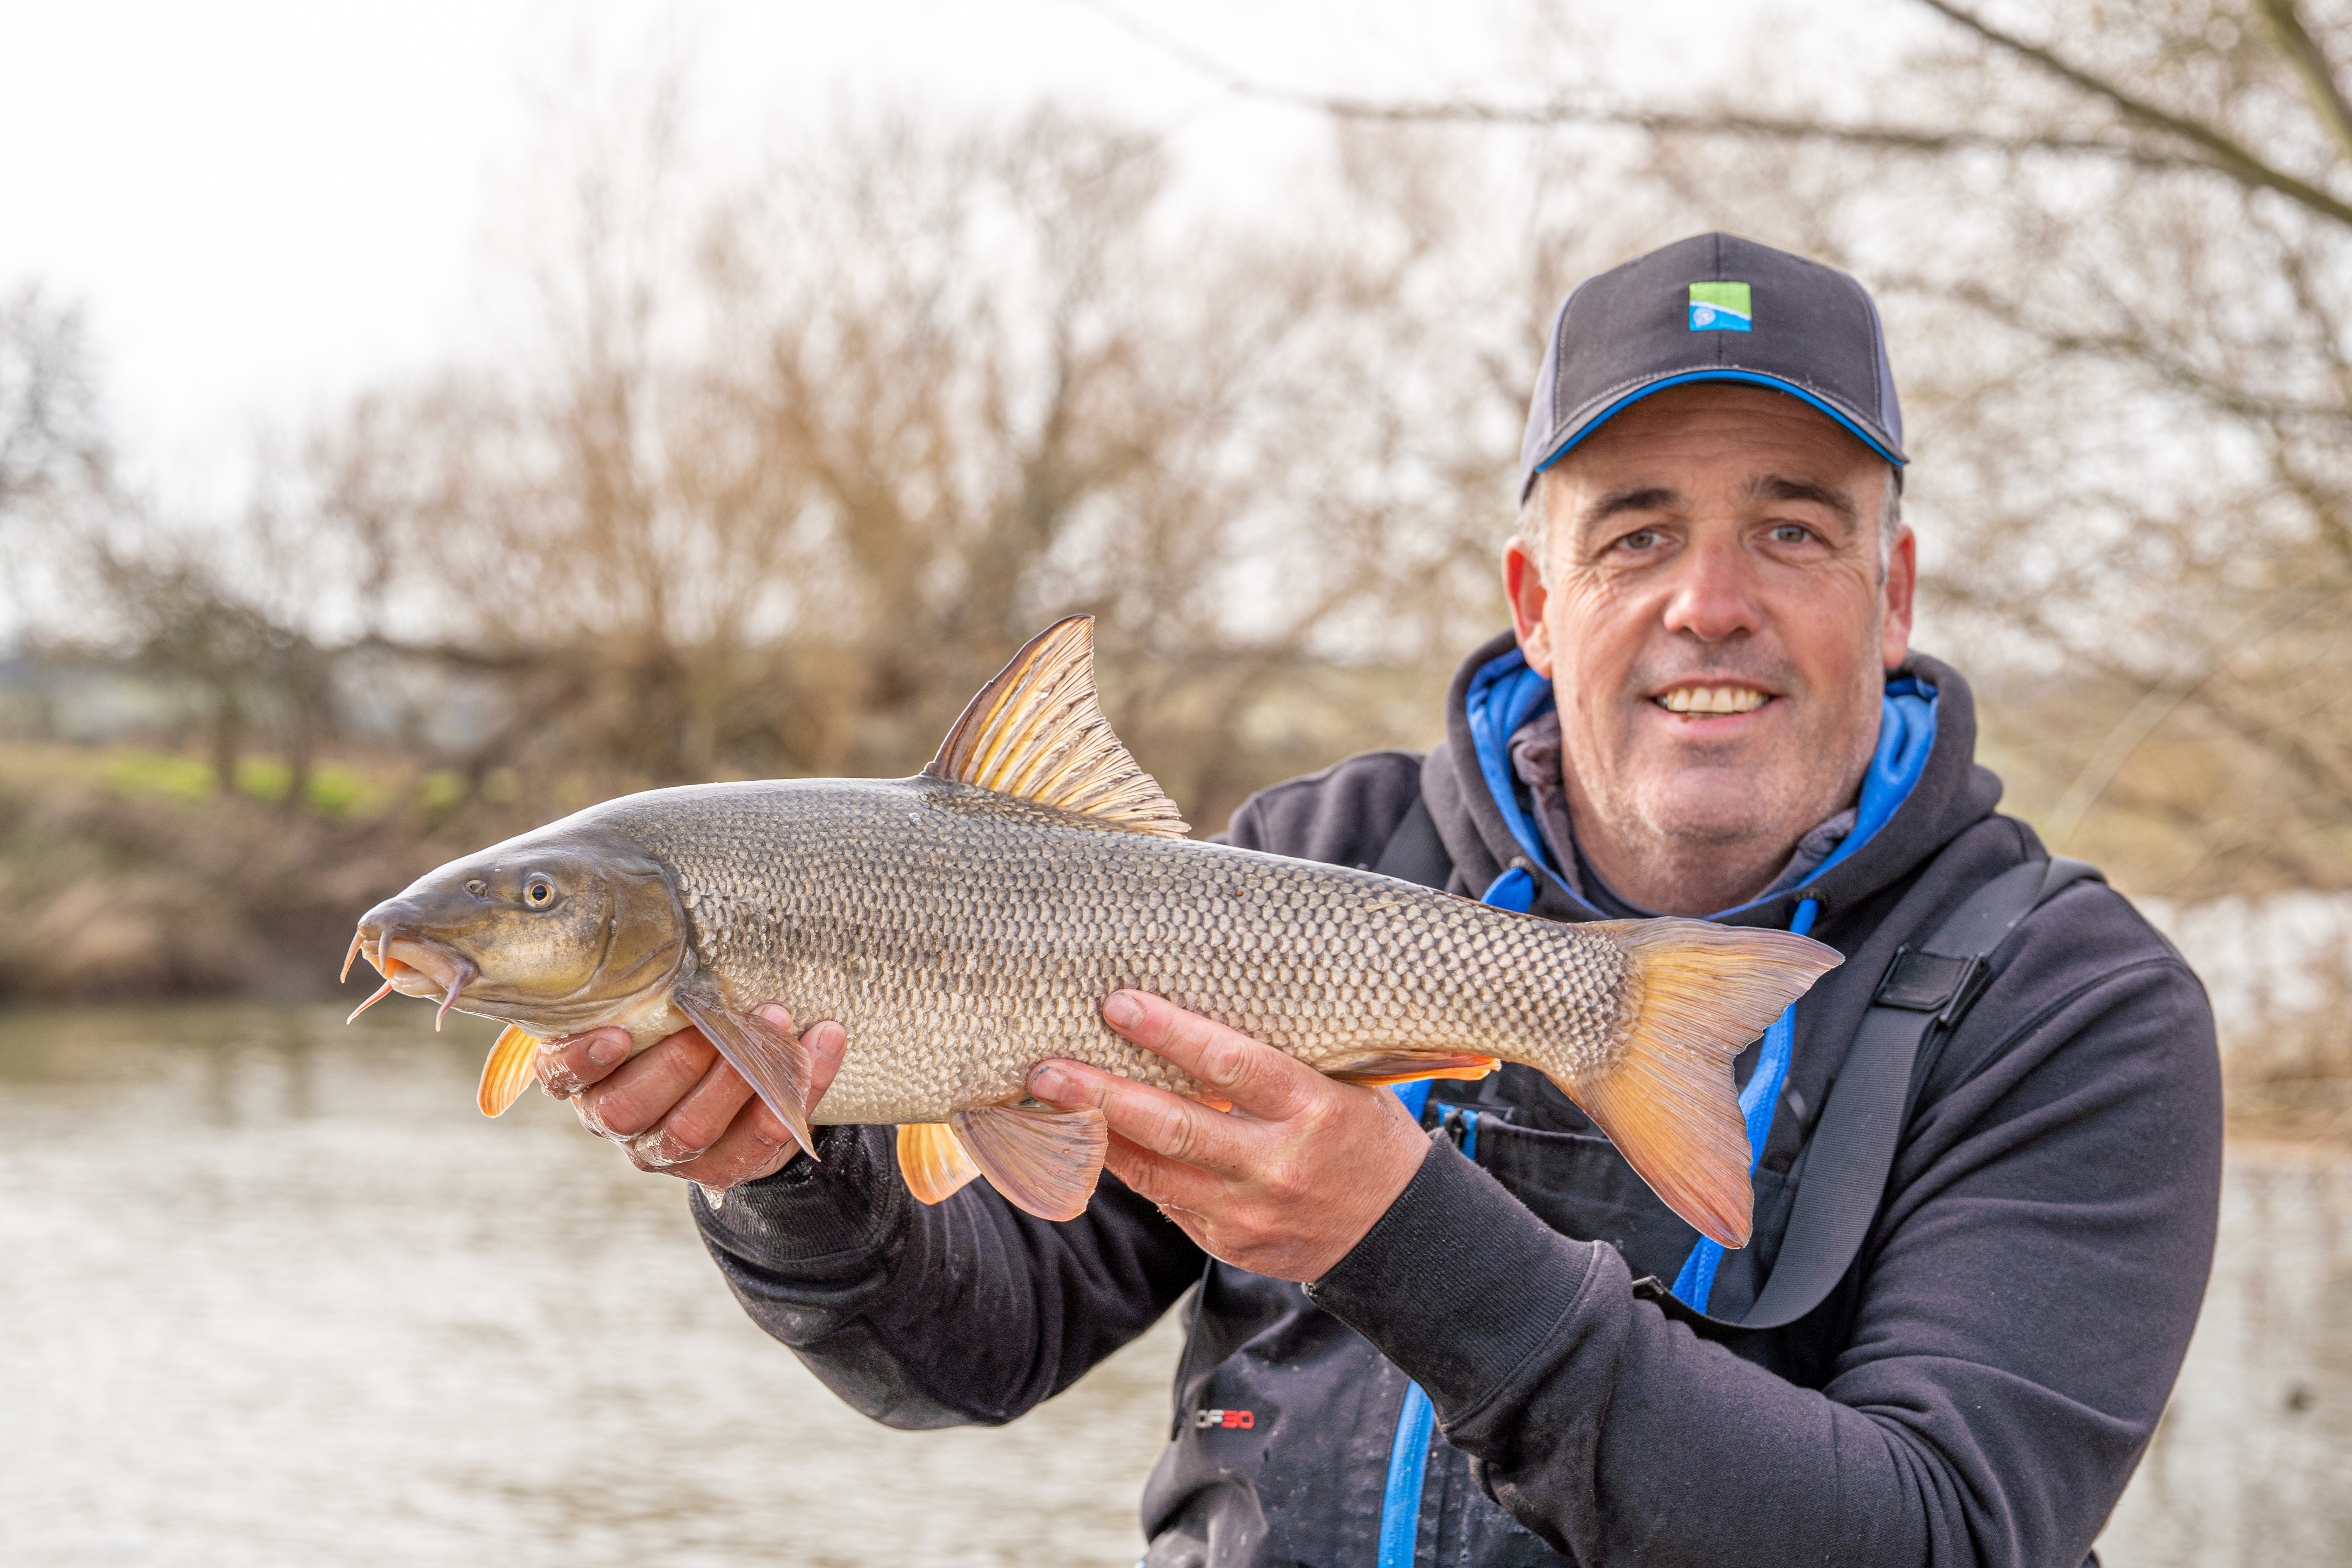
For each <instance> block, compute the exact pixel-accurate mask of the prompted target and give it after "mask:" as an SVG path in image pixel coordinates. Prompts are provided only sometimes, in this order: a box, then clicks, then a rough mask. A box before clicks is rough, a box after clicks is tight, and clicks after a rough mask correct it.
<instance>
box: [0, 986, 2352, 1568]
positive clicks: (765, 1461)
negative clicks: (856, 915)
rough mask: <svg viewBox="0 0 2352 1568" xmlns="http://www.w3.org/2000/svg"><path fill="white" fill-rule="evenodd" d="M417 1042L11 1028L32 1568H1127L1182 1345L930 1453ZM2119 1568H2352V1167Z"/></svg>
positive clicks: (256, 1026)
mask: <svg viewBox="0 0 2352 1568" xmlns="http://www.w3.org/2000/svg"><path fill="white" fill-rule="evenodd" d="M422 1011H423V1010H422V1009H420V1008H415V1007H413V1006H412V1007H406V1008H401V1007H396V1006H387V1007H384V1008H382V1009H379V1010H378V1012H377V1013H373V1014H370V1015H369V1016H367V1017H366V1018H364V1019H362V1021H361V1022H360V1023H359V1024H358V1025H356V1026H352V1027H350V1028H345V1027H344V1026H342V1024H341V1020H340V1017H339V1016H337V1015H336V1014H335V1013H334V1012H333V1011H332V1010H330V1009H323V1008H310V1007H257V1006H230V1005H223V1006H207V1007H184V1008H173V1009H169V1010H152V1011H77V1012H68V1013H55V1014H14V1015H0V1329H5V1337H0V1563H41V1564H44V1565H47V1568H70V1565H80V1564H89V1565H92V1568H99V1565H103V1568H144V1565H147V1564H157V1565H163V1564H170V1565H172V1568H206V1565H211V1564H221V1565H230V1564H234V1565H236V1568H268V1565H274V1564H280V1563H283V1564H301V1565H302V1568H321V1565H342V1564H368V1565H375V1564H408V1563H416V1564H428V1563H429V1564H434V1565H436V1568H461V1565H463V1568H470V1565H474V1564H480V1565H483V1568H488V1565H492V1564H496V1565H499V1568H509V1565H525V1564H537V1563H548V1564H563V1565H565V1568H590V1565H595V1564H605V1563H614V1564H620V1563H628V1564H640V1563H647V1562H659V1563H664V1564H665V1565H667V1568H688V1565H698V1564H713V1565H717V1564H745V1563H790V1564H835V1563H838V1564H851V1563H861V1564H863V1563H877V1562H887V1563H942V1564H946V1563H957V1564H999V1563H1003V1564H1012V1563H1024V1564H1027V1563H1073V1564H1077V1563H1099V1564H1105V1565H1117V1568H1124V1565H1125V1564H1127V1563H1131V1562H1133V1561H1134V1558H1135V1556H1136V1553H1137V1550H1138V1548H1139V1544H1140V1542H1139V1534H1138V1531H1137V1529H1136V1525H1135V1519H1134V1502H1135V1496H1136V1492H1137V1489H1138V1488H1139V1485H1140V1483H1141V1481H1142V1478H1143V1476H1144V1474H1145V1472H1146V1471H1147V1470H1148V1469H1149V1468H1150V1464H1151V1461H1152V1458H1153V1457H1154V1456H1155V1454H1156V1453H1157V1451H1158V1449H1159V1447H1160V1442H1161V1440H1162V1437H1163V1436H1164V1433H1165V1423H1166V1420H1167V1385H1168V1379H1169V1375H1170V1373H1171V1369H1172V1366H1173V1362H1174V1355H1175V1349H1176V1346H1175V1340H1174V1335H1173V1331H1172V1327H1171V1324H1168V1323H1163V1324H1161V1325H1160V1328H1159V1329H1157V1330H1155V1331H1153V1332H1152V1333H1151V1334H1150V1335H1149V1336H1147V1337H1146V1338H1145V1339H1144V1340H1142V1341H1140V1342H1138V1343H1137V1344H1135V1345H1133V1346H1131V1347H1129V1349H1128V1350H1127V1351H1126V1352H1122V1353H1121V1354H1120V1355H1119V1356H1118V1357H1116V1358H1114V1359H1113V1360H1112V1361H1111V1362H1109V1363H1107V1364H1105V1365H1104V1366H1103V1367H1101V1368H1099V1369H1098V1370H1097V1372H1096V1373H1094V1374H1093V1375H1092V1376H1090V1377H1088V1378H1087V1380H1086V1381H1085V1382H1083V1383H1081V1384H1079V1385H1078V1386H1077V1387H1076V1389H1074V1390H1072V1391H1071V1392H1070V1393H1068V1394H1066V1395H1064V1396H1063V1397H1062V1398H1060V1399H1058V1400H1055V1401H1054V1402H1053V1403H1052V1404H1050V1405H1046V1406H1045V1408H1043V1409H1041V1410H1039V1411H1038V1412H1036V1413H1035V1414H1034V1415H1030V1416H1029V1417H1027V1418H1026V1419H1024V1420H1022V1421H1019V1422H1016V1423H1014V1424H1013V1426H1008V1427H1003V1428H999V1429H995V1430H987V1431H982V1430H961V1431H950V1432H923V1433H902V1432H891V1431H887V1430H886V1429H884V1428H882V1427H880V1426H874V1425H872V1424H871V1423H868V1422H866V1420H864V1419H863V1418H862V1417H860V1416H857V1415H854V1414H852V1413H851V1412H849V1411H848V1410H847V1409H846V1408H845V1407H844V1406H843V1405H840V1404H839V1403H838V1402H837V1401H835V1399H834V1398H833V1397H832V1396H831V1395H830V1394H827V1393H826V1392H825V1391H824V1389H823V1388H822V1387H821V1386H820V1385H819V1384H817V1383H816V1382H815V1380H814V1378H812V1377H810V1376H809V1375H808V1374H807V1373H804V1372H803V1371H802V1370H801V1368H800V1366H799V1364H798V1363H796V1362H795V1361H793V1358H792V1357H791V1356H790V1355H789V1354H787V1353H786V1352H783V1351H782V1349H781V1348H780V1347H778V1346H776V1345H774V1344H773V1343H772V1342H770V1341H768V1340H767V1339H765V1338H764V1337H763V1336H761V1334H760V1333H759V1332H758V1331H756V1330H755V1329H753V1328H752V1327H751V1324H750V1323H749V1321H747V1320H745V1319H744V1318H743V1316H742V1314H741V1313H740V1311H739V1310H737V1309H736V1307H735V1305H734V1303H733V1301H732V1300H730V1298H729V1297H728V1295H727V1293H726V1291H725V1290H724V1289H722V1288H721V1286H720V1285H719V1279H718V1276H717V1273H716V1271H715V1270H714V1269H713V1268H711V1266H710V1264H709V1260H708V1259H707V1258H705V1257H704V1255H703V1253H702V1250H701V1247H700V1244H699V1243H698V1241H697V1239H696V1237H695V1235H694V1231H693V1227H692V1225H691V1222H690V1221H689V1219H688V1214H687V1208H686V1200H685V1195H684V1189H683V1188H682V1187H681V1186H680V1185H679V1184H677V1183H675V1182H671V1181H667V1180H663V1179H656V1178H652V1177H647V1176H644V1175H640V1174H639V1173H636V1172H635V1171H633V1170H631V1169H630V1168H629V1167H628V1166H627V1165H626V1164H625V1163H624V1162H623V1161H622V1160H621V1159H620V1157H619V1155H618V1154H617V1152H614V1151H613V1150H612V1149H610V1148H608V1147H606V1146H604V1144H602V1143H601V1142H597V1141H596V1140H594V1139H592V1138H589V1137H587V1136H586V1135H584V1134H583V1133H582V1132H581V1131H579V1130H578V1129H577V1127H576V1126H575V1125H574V1124H573V1122H572V1118H571V1115H570V1113H569V1112H568V1111H566V1110H562V1108H560V1107H557V1106H554V1105H552V1104H551V1103H549V1102H548V1101H546V1100H543V1099H541V1097H539V1096H537V1095H531V1096H528V1097H526V1098H525V1100H523V1101H522V1102H521V1104H520V1106H518V1108H517V1109H516V1110H514V1111H512V1112H510V1113H509V1115H508V1116H507V1117H506V1118H504V1119H503V1120H501V1121H497V1122H489V1121H484V1120H483V1119H482V1118H481V1117H480V1116H479V1115H478V1113H477V1112H475V1110H473V1104H472V1102H473V1082H474V1078H475V1075H476V1073H477V1071H478V1068H479V1064H480V1060H481V1055H482V1052H483V1050H484V1049H485V1048H486V1047H487V1043H488V1042H487V1035H486V1034H485V1032H484V1030H483V1028H482V1026H479V1025H478V1023H477V1022H475V1021H471V1020H467V1021H465V1022H464V1023H462V1024H461V1023H460V1022H459V1021H457V1020H455V1019H453V1020H452V1024H451V1028H450V1032H449V1034H448V1035H447V1036H444V1037H436V1036H434V1035H433V1034H432V1033H431V1032H430V1031H429V1030H428V1029H426V1028H425V1027H424V1026H422V1025H421V1023H420V1021H419V1020H420V1019H421V1017H422ZM2226 1204H2227V1212H2226V1215H2225V1237H2226V1239H2225V1242H2224V1250H2223V1258H2222V1262H2221V1268H2220V1269H2219V1270H2218V1271H2217V1277H2216V1278H2217V1283H2216V1286H2215V1288H2214V1290H2213V1293H2212V1296H2211V1298H2210V1300H2209V1302H2208V1305H2207V1310H2206V1316H2205V1320H2204V1322H2203V1324H2202V1326H2201V1327H2200V1331H2199V1334H2198V1339H2197V1343H2196V1347H2195V1350H2194V1352H2192V1355H2191V1358H2190V1363H2189V1371H2188V1373H2187V1374H2186V1375H2185V1376H2184V1378H2183V1379H2182V1382H2181V1386H2180V1390H2179V1395H2178V1397H2177V1398H2176V1400H2175V1402H2174V1405H2173V1408H2172V1410H2171V1412H2170V1413H2169V1415H2168V1416H2167V1418H2166V1421H2165V1424H2164V1426H2163V1427H2162V1429H2161V1431H2160V1432H2159V1434H2158V1439H2157V1442H2156V1444H2155V1446H2154V1447H2153V1448H2152V1449H2151V1451H2150V1454H2149V1457H2148V1458H2147V1462H2146V1463H2145V1464H2144V1465H2143V1466H2142V1468H2141V1471H2140V1475H2139V1477H2138V1479H2137V1480H2136V1481H2135V1482H2134V1483H2133V1488H2132V1490H2131V1492H2130V1493H2129V1494H2128V1495H2127V1496H2126V1500H2125V1501H2124V1504H2123V1506H2122V1507H2121V1508H2120V1509H2119V1510H2118V1511H2117V1514H2116V1522H2115V1524H2114V1525H2113V1527H2112V1528H2111V1529H2110V1531H2109V1532H2108V1535H2107V1537H2106V1538H2105V1541H2103V1542H2102V1546H2101V1551H2102V1554H2103V1556H2104V1557H2105V1560H2106V1561H2107V1562H2108V1563H2110V1564H2114V1565H2119V1568H2140V1565H2155V1564H2175V1563H2180V1564H2187V1563H2200V1564H2202V1563H2249V1564H2252V1563H2263V1564H2276V1563H2296V1564H2316V1563H2352V1479H2347V1478H2352V1307H2347V1302H2352V1162H2347V1161H2345V1160H2343V1159H2341V1158H2338V1159H2336V1160H2335V1161H2332V1162H2331V1161H2330V1160H2327V1159H2325V1158H2320V1157H2315V1156H2313V1155H2310V1154H2308V1153H2305V1152H2296V1151H2293V1150H2281V1149H2265V1148H2260V1147H2246V1148H2241V1149H2238V1150H2236V1151H2235V1152H2233V1154H2232V1158H2231V1171H2230V1184H2229V1191H2228V1195H2227V1198H2226Z"/></svg>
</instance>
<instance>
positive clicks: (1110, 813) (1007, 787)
mask: <svg viewBox="0 0 2352 1568" xmlns="http://www.w3.org/2000/svg"><path fill="white" fill-rule="evenodd" d="M923 772H924V773H927V774H929V776H930V777H932V778H935V779H950V780H952V781H953V782H955V783H957V784H970V785H971V786H972V787H973V788H975V789H987V790H994V791H996V792H997V793H998V794H999V795H1017V796H1018V797H1020V798H1021V799H1023V800H1034V801H1035V802H1036V803H1037V804H1038V805H1050V806H1055V807H1057V808H1059V809H1060V810H1063V811H1074V812H1076V813H1078V814H1079V815H1081V816H1092V817H1097V818H1099V819H1100V820H1102V821H1104V822H1108V823H1111V824H1114V825H1115V826H1119V827H1124V828H1127V829H1128V830H1129V831H1130V832H1134V833H1151V834H1157V835H1159V836H1160V837H1164V838H1181V837H1184V836H1185V835H1186V834H1187V833H1190V832H1191V831H1192V829H1191V828H1189V827H1187V826H1185V825H1184V818H1183V816H1182V815H1181V814H1180V813H1179V812H1178V811H1177V809H1176V803H1175V802H1174V801H1172V800H1170V799H1169V798H1168V793H1167V792H1166V791H1165V790H1163V789H1161V788H1160V785H1159V783H1158V782H1157V781H1156V780H1154V779H1153V778H1152V776H1151V775H1150V773H1145V772H1144V771H1143V769H1142V768H1141V767H1140V766H1139V765H1138V764H1137V763H1136V760H1135V758H1134V757H1132V756H1130V755H1129V753H1128V750H1127V748H1126V747H1125V746H1124V745H1122V744H1120V742H1119V739H1118V736H1117V735H1114V734H1112V733H1111V728H1110V721H1108V719H1105V718H1104V717H1103V710H1102V704H1101V703H1100V702H1099V701H1098V700H1097V699H1096V696H1095V618H1094V617H1093V616H1064V617H1063V618H1062V619H1060V620H1058V621H1055V623H1054V624H1053V625H1052V626H1047V627H1046V628H1045V630H1044V631H1042V632H1039V633H1038V634H1037V635H1036V636H1035V637H1031V638H1030V639H1029V641H1028V642H1027V643H1026V644H1024V645H1023V647H1022V649H1021V651H1020V652H1019V653H1016V654H1014V655H1013V662H1012V663H1010V664H1008V665H1006V666H1005V667H1004V668H1003V670H1001V671H1000V672H998V674H997V676H996V679H993V680H992V681H990V682H989V683H988V684H987V685H986V686H983V687H982V688H981V689H980V693H979V695H978V696H976V697H974V698H973V699H972V700H971V703H970V704H969V705H968V706H966V707H965V709H964V710H963V716H962V717H961V718H960V719H958V720H957V721H955V728H954V729H952V730H950V731H948V738H947V739H946V740H945V741H943V742H940V754H939V755H938V756H936V757H933V758H932V759H931V761H930V765H929V766H928V767H926V768H924V769H923Z"/></svg>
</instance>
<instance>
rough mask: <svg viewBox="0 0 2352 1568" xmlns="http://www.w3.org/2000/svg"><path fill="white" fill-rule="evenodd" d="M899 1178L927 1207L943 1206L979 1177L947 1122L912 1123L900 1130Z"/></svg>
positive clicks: (961, 1143)
mask: <svg viewBox="0 0 2352 1568" xmlns="http://www.w3.org/2000/svg"><path fill="white" fill-rule="evenodd" d="M898 1174H899V1175H901V1176H903V1177H905V1178H906V1182H907V1190H908V1192H910V1193H912V1194H915V1196H916V1197H918V1198H919V1199H921V1200H922V1201H923V1202H924V1203H927V1204H943V1203H945V1202H947V1201H948V1199H950V1198H951V1197H953V1196H955V1195H956V1194H958V1193H960V1192H961V1191H963V1189H964V1188H965V1187H966V1186H967V1185H969V1184H970V1183H971V1179H972V1178H973V1177H975V1176H977V1175H979V1174H980V1167H979V1166H978V1165H975V1164H973V1163H971V1154H970V1153H968V1152H966V1151H965V1149H964V1146H963V1141H962V1140H961V1139H960V1138H958V1137H957V1136H956V1135H955V1129H954V1128H952V1127H950V1126H949V1125H948V1124H947V1123H946V1122H944V1121H910V1122H907V1123H905V1124H903V1125H901V1126H900V1127H899V1129H898Z"/></svg>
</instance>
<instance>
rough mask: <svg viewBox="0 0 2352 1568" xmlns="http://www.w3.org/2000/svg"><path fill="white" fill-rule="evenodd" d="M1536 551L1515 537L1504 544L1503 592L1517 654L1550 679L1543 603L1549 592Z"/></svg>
mask: <svg viewBox="0 0 2352 1568" xmlns="http://www.w3.org/2000/svg"><path fill="white" fill-rule="evenodd" d="M1535 552H1536V547H1535V546H1534V545H1533V544H1531V543H1529V542H1528V541H1526V540H1524V539H1520V538H1517V537H1516V536H1515V537H1513V539H1512V540H1511V542H1509V543H1508V544H1506V545H1505V546H1503V593H1504V594H1505V595H1506V596H1507V597H1508V598H1509V599H1510V601H1511V629H1512V630H1513V631H1514V632H1516V633H1517V634H1518V638H1519V653H1520V654H1521V656H1522V657H1524V658H1526V659H1527V661H1528V668H1529V669H1532V670H1534V671H1535V672H1536V673H1537V674H1538V675H1540V676H1542V677H1543V678H1544V679H1547V680H1549V679H1551V653H1552V649H1551V628H1550V626H1549V625H1547V624H1546V623H1545V621H1544V606H1545V605H1546V604H1547V603H1549V600H1550V596H1551V595H1550V594H1549V591H1548V590H1547V589H1546V588H1545V587H1544V579H1543V571H1542V568H1541V567H1540V566H1538V563H1537V562H1536V554H1535Z"/></svg>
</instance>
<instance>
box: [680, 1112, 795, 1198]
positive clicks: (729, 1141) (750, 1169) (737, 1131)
mask: <svg viewBox="0 0 2352 1568" xmlns="http://www.w3.org/2000/svg"><path fill="white" fill-rule="evenodd" d="M798 1152H800V1145H799V1144H797V1143H795V1142H793V1134H792V1130H791V1129H790V1128H788V1127H786V1126H785V1125H784V1124H783V1123H782V1121H777V1120H776V1114H775V1112H773V1111H772V1110H769V1109H768V1108H767V1107H766V1106H765V1105H762V1104H761V1103H760V1101H759V1100H756V1099H755V1100H748V1101H747V1102H746V1103H745V1104H744V1107H743V1109H742V1110H740V1111H739V1112H738V1113H737V1114H736V1117H735V1121H734V1124H733V1125H732V1126H730V1127H729V1128H728V1129H727V1131H725V1132H724V1133H723V1134H721V1135H720V1137H719V1141H718V1142H715V1143H713V1144H711V1146H710V1147H709V1149H707V1150H705V1151H704V1152H703V1153H702V1155H701V1157H700V1158H698V1159H694V1160H689V1161H688V1162H687V1163H684V1164H682V1165H673V1166H669V1167H667V1168H666V1170H665V1173H666V1174H667V1175H672V1176H678V1177H682V1178H684V1179H685V1180H687V1181H689V1182H698V1183H699V1184H702V1185H703V1186H706V1187H709V1188H711V1189H713V1190H714V1191H718V1192H724V1191H726V1190H727V1189H728V1188H729V1187H733V1186H740V1184H743V1183H745V1182H752V1181H757V1180H759V1179H760V1178H761V1176H772V1175H774V1174H775V1173H777V1172H778V1171H781V1170H782V1169H783V1168H784V1166H785V1164H786V1163H789V1162H790V1161H791V1159H792V1157H793V1155H794V1154H796V1153H798Z"/></svg>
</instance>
